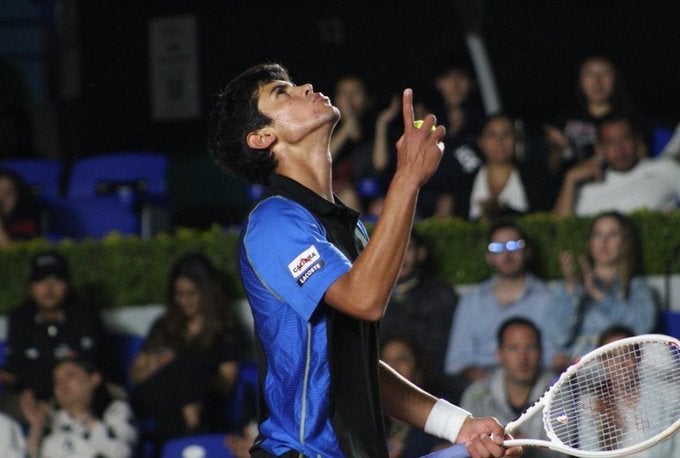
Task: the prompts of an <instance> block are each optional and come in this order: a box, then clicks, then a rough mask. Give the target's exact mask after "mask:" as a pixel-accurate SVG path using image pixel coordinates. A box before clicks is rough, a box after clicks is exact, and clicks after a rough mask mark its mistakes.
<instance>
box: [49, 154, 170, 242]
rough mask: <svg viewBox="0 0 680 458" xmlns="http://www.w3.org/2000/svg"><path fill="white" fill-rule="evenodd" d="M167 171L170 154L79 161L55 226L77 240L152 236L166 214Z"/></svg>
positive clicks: (105, 156)
mask: <svg viewBox="0 0 680 458" xmlns="http://www.w3.org/2000/svg"><path fill="white" fill-rule="evenodd" d="M167 167H168V158H167V156H166V155H164V154H162V153H157V152H150V151H139V152H114V153H107V154H101V155H97V156H90V157H85V158H82V159H79V160H77V161H76V162H75V163H74V164H73V167H72V169H71V173H70V176H69V180H68V186H67V189H66V193H65V199H64V207H63V208H62V211H61V214H60V215H59V216H60V220H59V223H58V224H57V225H56V226H57V227H58V229H59V230H61V231H62V232H63V233H65V234H66V235H67V236H70V237H72V238H76V239H80V238H86V237H94V238H101V237H103V236H104V235H106V234H108V233H109V232H112V231H117V232H119V233H121V234H130V235H140V236H144V237H147V236H150V235H151V234H152V232H154V231H155V230H154V229H155V228H154V227H153V223H154V221H159V220H161V219H163V218H164V216H165V207H166V204H167V194H168V193H167V177H166V173H167ZM152 215H153V216H157V218H156V219H155V220H152ZM161 225H164V223H163V224H161Z"/></svg>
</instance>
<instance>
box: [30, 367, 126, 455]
mask: <svg viewBox="0 0 680 458" xmlns="http://www.w3.org/2000/svg"><path fill="white" fill-rule="evenodd" d="M54 400H55V401H56V405H57V409H56V411H50V408H49V406H48V404H47V403H46V402H45V401H40V400H38V399H36V398H35V397H34V396H33V395H32V393H31V392H30V391H28V392H26V393H23V394H22V397H21V408H22V410H23V411H24V416H25V417H26V418H27V419H28V423H29V431H28V440H27V448H28V455H29V456H30V457H31V458H38V457H41V458H72V457H76V456H77V457H83V458H85V457H88V458H98V457H102V456H106V457H107V458H129V457H132V453H133V450H134V445H135V442H136V440H137V430H136V428H135V427H134V418H133V415H132V409H130V406H129V405H128V404H127V402H125V401H123V400H120V399H115V400H114V399H112V397H111V395H110V394H109V392H108V391H107V388H106V384H105V382H104V379H103V376H102V374H101V372H99V371H98V370H97V368H96V367H95V366H94V365H92V364H91V363H90V362H88V361H85V360H83V359H79V358H66V359H63V360H61V361H59V362H58V363H57V365H56V366H55V367H54Z"/></svg>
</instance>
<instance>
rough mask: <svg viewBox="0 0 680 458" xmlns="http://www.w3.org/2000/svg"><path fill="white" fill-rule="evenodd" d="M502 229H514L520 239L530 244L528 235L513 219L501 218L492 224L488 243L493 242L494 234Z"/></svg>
mask: <svg viewBox="0 0 680 458" xmlns="http://www.w3.org/2000/svg"><path fill="white" fill-rule="evenodd" d="M501 229H513V230H515V231H517V233H518V234H519V236H520V238H521V239H523V240H524V241H525V242H527V245H528V244H529V241H528V240H527V235H526V233H525V232H524V231H523V230H522V228H520V227H519V226H518V225H517V224H516V223H515V222H514V221H513V220H512V219H511V218H499V219H496V220H494V221H492V222H491V225H490V226H489V231H488V232H487V237H486V239H487V241H488V242H492V241H493V236H494V234H495V233H496V232H497V231H499V230H501Z"/></svg>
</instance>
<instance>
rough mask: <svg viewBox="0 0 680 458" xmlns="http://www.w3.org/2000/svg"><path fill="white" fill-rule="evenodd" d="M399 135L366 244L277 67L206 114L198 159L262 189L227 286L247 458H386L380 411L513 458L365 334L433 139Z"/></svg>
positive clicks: (373, 335)
mask: <svg viewBox="0 0 680 458" xmlns="http://www.w3.org/2000/svg"><path fill="white" fill-rule="evenodd" d="M412 98H413V94H412V92H411V90H409V89H407V90H405V91H404V94H403V118H404V135H403V136H402V137H401V138H400V140H399V141H398V142H397V157H398V159H397V160H398V163H397V168H396V172H395V174H394V178H393V180H392V183H391V184H390V187H389V189H388V192H387V196H386V199H385V207H384V210H383V211H382V214H381V217H380V218H379V220H378V222H377V223H376V226H375V228H374V231H373V235H372V238H371V240H370V241H368V236H367V233H366V230H365V228H364V227H363V225H362V224H361V223H360V222H359V220H358V217H359V215H358V214H357V213H356V212H354V211H353V210H351V209H349V208H348V207H346V206H344V205H343V204H342V203H341V202H340V201H338V199H337V198H335V197H334V195H333V192H332V188H331V154H330V151H329V141H330V138H331V134H332V132H333V128H334V127H335V125H336V123H337V122H338V119H339V117H340V114H339V111H338V109H337V108H336V107H334V106H333V105H332V104H331V102H330V100H329V99H328V97H326V96H324V95H323V94H322V93H320V92H314V90H313V88H312V86H311V85H310V84H305V85H301V86H297V85H295V84H293V83H292V81H291V79H290V77H289V75H288V73H287V71H286V70H285V69H284V68H283V67H281V66H280V65H277V64H262V65H258V66H256V67H253V68H251V69H249V70H247V71H245V72H244V73H242V74H241V75H239V76H237V77H236V78H235V79H234V80H232V81H231V82H230V83H229V84H228V85H227V86H226V88H225V89H224V90H223V91H222V92H221V94H220V95H219V97H218V100H217V103H216V106H215V108H214V109H213V112H212V114H211V126H210V134H209V149H210V152H211V155H212V156H213V158H214V159H215V161H216V163H217V164H219V165H220V166H221V167H222V168H223V169H224V170H226V171H228V172H232V173H235V174H237V175H240V176H242V177H244V178H246V179H247V180H249V181H251V182H253V183H259V184H264V185H266V186H268V187H269V194H268V196H266V197H265V198H264V199H263V200H262V201H261V202H260V203H259V204H257V205H256V207H255V208H254V209H253V210H252V212H251V213H250V215H249V216H248V218H247V219H246V220H245V221H244V223H243V231H242V237H241V241H240V249H239V264H240V271H241V280H242V282H243V287H244V290H245V292H246V295H247V298H248V301H249V303H250V306H251V308H252V312H253V317H254V320H255V328H256V340H257V344H258V353H259V355H258V360H259V364H260V387H261V402H260V408H261V412H260V419H259V432H260V435H259V437H258V438H257V439H256V441H255V444H254V446H253V448H252V450H251V456H253V457H269V456H287V457H293V456H294V457H299V456H306V457H319V456H322V457H342V456H346V457H351V458H359V457H387V447H386V441H385V431H384V428H383V414H388V415H391V416H392V417H394V418H397V419H399V420H402V421H404V422H407V423H409V424H411V425H414V426H415V427H418V428H423V429H424V430H425V431H427V432H429V433H431V434H433V435H436V436H438V437H441V438H445V439H448V440H450V441H451V442H458V443H463V444H465V446H466V448H467V450H468V453H469V454H470V455H471V456H472V457H475V458H476V457H490V456H494V457H499V456H503V455H506V456H516V455H518V454H520V453H521V449H519V448H514V449H505V448H504V447H503V446H502V441H503V434H504V431H503V427H502V426H501V425H500V424H499V423H498V421H496V420H495V419H493V418H491V417H485V418H473V417H471V416H470V414H469V413H468V412H466V411H464V410H462V409H460V408H458V407H455V406H453V405H452V404H449V403H448V402H446V401H444V400H441V399H436V398H435V397H433V396H431V395H430V394H428V393H426V392H425V391H423V390H421V389H419V388H417V387H416V386H415V385H412V384H411V383H410V382H408V381H406V380H405V379H404V378H402V377H401V376H399V375H398V374H397V373H396V372H395V371H393V370H392V369H391V368H390V367H388V366H387V365H385V364H384V363H382V362H380V361H379V360H378V323H379V320H380V319H381V318H382V316H383V314H384V312H385V307H386V304H387V301H388V298H389V296H390V293H391V291H392V288H393V286H394V284H395V281H396V278H397V274H398V272H399V268H400V266H401V264H402V260H403V257H404V252H405V249H406V245H407V242H408V238H409V233H410V230H411V226H412V224H413V217H414V208H415V204H416V198H417V196H418V191H419V189H420V188H421V186H423V185H424V184H425V182H426V181H427V180H428V178H429V177H430V176H431V175H432V174H433V173H434V171H435V170H436V168H437V166H438V164H439V161H440V159H441V155H442V152H441V150H440V148H439V147H438V146H437V143H438V142H439V141H441V140H442V138H443V137H444V133H445V130H444V128H443V127H441V126H439V127H437V128H436V129H434V130H431V128H432V126H433V125H434V124H435V121H436V120H435V118H434V116H432V115H429V116H427V117H426V118H425V122H424V125H423V126H422V128H421V129H417V128H415V127H414V125H413V121H414V119H413V106H412Z"/></svg>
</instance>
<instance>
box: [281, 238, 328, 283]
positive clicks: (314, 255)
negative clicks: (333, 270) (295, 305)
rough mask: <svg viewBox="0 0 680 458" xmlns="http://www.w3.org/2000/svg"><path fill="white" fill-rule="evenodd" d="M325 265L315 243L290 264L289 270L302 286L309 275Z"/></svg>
mask: <svg viewBox="0 0 680 458" xmlns="http://www.w3.org/2000/svg"><path fill="white" fill-rule="evenodd" d="M323 266H324V262H323V260H322V259H321V256H320V255H319V252H318V251H317V249H316V247H315V246H314V245H312V246H310V247H309V248H307V249H306V250H305V251H303V252H302V253H300V254H299V255H297V256H296V257H295V259H293V260H292V261H291V262H290V264H288V270H289V271H290V273H291V275H292V276H293V278H294V279H296V280H297V283H298V285H300V286H302V285H303V284H304V283H305V282H306V281H307V280H309V277H311V276H312V275H314V273H315V272H318V271H319V270H320V269H321V268H322V267H323Z"/></svg>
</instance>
